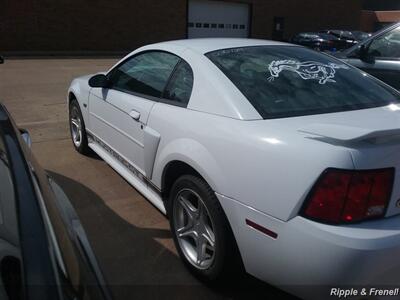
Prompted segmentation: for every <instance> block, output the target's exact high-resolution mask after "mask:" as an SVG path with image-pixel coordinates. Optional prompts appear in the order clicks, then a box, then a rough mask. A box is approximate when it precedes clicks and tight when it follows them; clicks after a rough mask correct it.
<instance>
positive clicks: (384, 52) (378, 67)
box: [336, 23, 400, 90]
mask: <svg viewBox="0 0 400 300" xmlns="http://www.w3.org/2000/svg"><path fill="white" fill-rule="evenodd" d="M336 56H337V57H338V58H340V59H342V60H344V61H345V62H347V63H349V64H351V65H353V66H355V67H357V68H360V69H362V70H364V71H365V72H367V73H370V74H371V75H373V76H375V77H377V78H379V79H380V80H382V81H384V82H386V83H387V84H389V85H391V86H393V87H394V88H396V89H398V90H400V23H397V24H394V25H392V26H389V27H387V28H385V29H383V30H381V31H378V32H377V33H375V34H374V35H373V36H371V37H370V38H368V39H366V40H365V41H363V42H361V43H359V44H358V45H356V46H354V47H352V48H350V49H348V50H346V51H343V52H342V53H338V54H336Z"/></svg>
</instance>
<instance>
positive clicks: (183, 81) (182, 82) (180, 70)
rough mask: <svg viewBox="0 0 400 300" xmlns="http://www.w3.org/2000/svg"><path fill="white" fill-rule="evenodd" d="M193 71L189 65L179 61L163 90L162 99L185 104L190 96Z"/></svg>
mask: <svg viewBox="0 0 400 300" xmlns="http://www.w3.org/2000/svg"><path fill="white" fill-rule="evenodd" d="M192 88H193V71H192V68H191V67H190V66H189V64H188V63H187V62H185V61H181V62H180V63H179V65H178V66H177V67H176V70H175V72H174V74H173V75H172V78H171V80H170V82H169V84H168V86H167V88H166V89H165V93H164V98H166V99H169V100H171V101H175V102H178V103H181V104H187V103H188V102H189V99H190V95H191V94H192Z"/></svg>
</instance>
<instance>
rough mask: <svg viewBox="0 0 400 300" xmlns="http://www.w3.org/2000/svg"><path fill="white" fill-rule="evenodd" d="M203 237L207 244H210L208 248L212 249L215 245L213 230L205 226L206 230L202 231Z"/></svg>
mask: <svg viewBox="0 0 400 300" xmlns="http://www.w3.org/2000/svg"><path fill="white" fill-rule="evenodd" d="M203 237H204V239H205V240H206V241H207V243H208V245H209V246H210V247H209V249H210V250H213V251H214V247H215V236H214V232H212V230H211V229H210V228H209V227H208V226H206V231H205V232H204V233H203Z"/></svg>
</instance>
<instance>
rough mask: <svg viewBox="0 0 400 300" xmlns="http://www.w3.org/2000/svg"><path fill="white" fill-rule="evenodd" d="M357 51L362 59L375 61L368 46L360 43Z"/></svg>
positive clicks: (370, 61) (368, 61)
mask: <svg viewBox="0 0 400 300" xmlns="http://www.w3.org/2000/svg"><path fill="white" fill-rule="evenodd" d="M358 53H359V56H360V59H361V60H362V61H364V62H366V63H370V64H372V63H374V62H375V57H374V56H373V55H371V53H369V47H367V46H365V45H361V46H360V50H359V51H358Z"/></svg>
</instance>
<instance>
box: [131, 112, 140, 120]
mask: <svg viewBox="0 0 400 300" xmlns="http://www.w3.org/2000/svg"><path fill="white" fill-rule="evenodd" d="M129 115H130V116H131V118H132V119H134V120H135V121H139V119H140V112H138V111H136V110H131V112H130V113H129Z"/></svg>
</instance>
